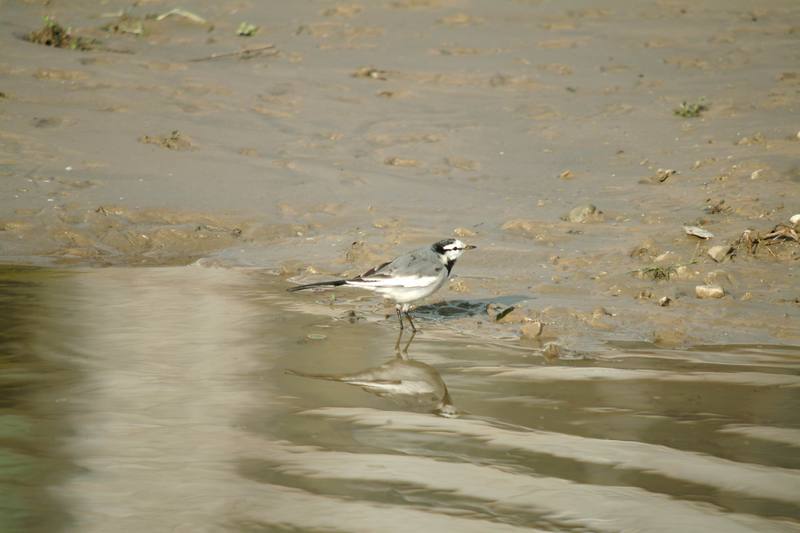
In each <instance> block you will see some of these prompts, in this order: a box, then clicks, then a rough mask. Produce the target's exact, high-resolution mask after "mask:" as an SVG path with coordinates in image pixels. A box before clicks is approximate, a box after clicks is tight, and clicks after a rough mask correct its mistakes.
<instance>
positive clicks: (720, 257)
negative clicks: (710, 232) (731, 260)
mask: <svg viewBox="0 0 800 533" xmlns="http://www.w3.org/2000/svg"><path fill="white" fill-rule="evenodd" d="M732 250H733V249H732V248H731V247H730V246H729V245H727V244H720V245H718V246H712V247H711V248H709V249H708V255H709V257H711V259H713V260H714V261H716V262H717V263H721V262H722V261H724V260H725V258H726V257H728V254H730V253H731V251H732Z"/></svg>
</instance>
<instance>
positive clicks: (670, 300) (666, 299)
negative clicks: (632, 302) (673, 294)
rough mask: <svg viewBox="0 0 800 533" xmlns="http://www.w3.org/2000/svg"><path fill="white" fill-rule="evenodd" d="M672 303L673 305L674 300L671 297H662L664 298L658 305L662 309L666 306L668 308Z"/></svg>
mask: <svg viewBox="0 0 800 533" xmlns="http://www.w3.org/2000/svg"><path fill="white" fill-rule="evenodd" d="M670 303H672V298H670V297H669V296H662V297H661V298H660V299H659V300H658V305H660V306H661V307H666V306H668V305H669V304H670Z"/></svg>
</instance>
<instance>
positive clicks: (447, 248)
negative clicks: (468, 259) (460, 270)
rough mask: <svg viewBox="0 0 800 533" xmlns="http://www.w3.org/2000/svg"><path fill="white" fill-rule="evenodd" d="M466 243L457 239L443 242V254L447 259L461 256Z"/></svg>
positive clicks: (450, 259)
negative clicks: (447, 242) (446, 242)
mask: <svg viewBox="0 0 800 533" xmlns="http://www.w3.org/2000/svg"><path fill="white" fill-rule="evenodd" d="M465 248H466V245H465V244H464V243H463V242H461V241H459V240H455V241H453V242H451V243H450V244H445V245H444V246H443V249H444V256H445V257H446V258H447V260H448V261H453V260H456V259H458V258H459V257H461V254H463V253H464V249H465Z"/></svg>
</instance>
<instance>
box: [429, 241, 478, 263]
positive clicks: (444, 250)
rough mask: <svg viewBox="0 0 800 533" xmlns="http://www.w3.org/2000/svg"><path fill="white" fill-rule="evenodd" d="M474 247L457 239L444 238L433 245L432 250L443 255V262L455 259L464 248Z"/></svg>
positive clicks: (470, 248)
mask: <svg viewBox="0 0 800 533" xmlns="http://www.w3.org/2000/svg"><path fill="white" fill-rule="evenodd" d="M473 248H476V246H473V245H471V244H464V243H463V242H461V241H459V240H458V239H444V240H441V241H439V242H437V243H435V244H434V245H433V251H434V252H436V253H437V254H439V255H441V256H443V257H444V260H445V262H449V261H455V260H456V259H458V258H459V257H461V254H463V253H464V250H472V249H473Z"/></svg>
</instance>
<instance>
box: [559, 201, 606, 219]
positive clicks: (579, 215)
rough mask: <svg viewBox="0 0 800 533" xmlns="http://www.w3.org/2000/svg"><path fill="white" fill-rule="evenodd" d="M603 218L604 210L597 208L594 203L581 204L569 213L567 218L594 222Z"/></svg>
mask: <svg viewBox="0 0 800 533" xmlns="http://www.w3.org/2000/svg"><path fill="white" fill-rule="evenodd" d="M602 219H603V212H602V211H600V210H599V209H597V207H596V206H595V205H593V204H587V205H580V206H578V207H576V208H574V209H573V210H572V211H570V212H569V215H567V220H569V221H570V222H579V223H583V222H593V221H599V220H602Z"/></svg>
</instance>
